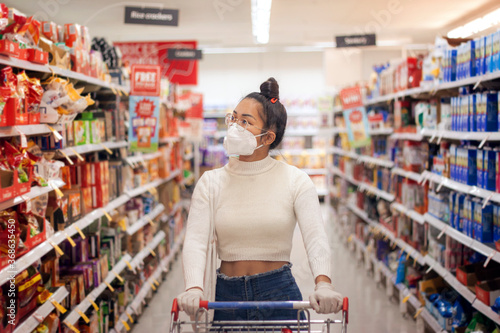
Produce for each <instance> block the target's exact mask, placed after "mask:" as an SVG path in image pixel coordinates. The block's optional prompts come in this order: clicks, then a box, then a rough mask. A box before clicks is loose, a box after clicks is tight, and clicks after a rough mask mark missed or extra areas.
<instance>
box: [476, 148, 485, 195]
mask: <svg viewBox="0 0 500 333" xmlns="http://www.w3.org/2000/svg"><path fill="white" fill-rule="evenodd" d="M476 164H477V187H479V188H484V177H483V172H484V151H483V150H478V151H477V163H476Z"/></svg>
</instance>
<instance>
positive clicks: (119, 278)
mask: <svg viewBox="0 0 500 333" xmlns="http://www.w3.org/2000/svg"><path fill="white" fill-rule="evenodd" d="M112 272H113V274H114V275H115V276H116V278H117V279H118V280H119V281H120V282H122V283H123V278H122V277H121V276H120V274H118V273H116V272H115V271H112Z"/></svg>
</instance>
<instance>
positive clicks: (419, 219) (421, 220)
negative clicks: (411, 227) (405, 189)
mask: <svg viewBox="0 0 500 333" xmlns="http://www.w3.org/2000/svg"><path fill="white" fill-rule="evenodd" d="M391 207H392V208H393V209H395V210H397V211H398V212H400V213H403V214H404V215H406V216H408V217H409V218H411V219H412V220H414V221H417V222H418V223H420V224H424V223H425V217H424V215H422V214H419V213H417V212H416V211H414V210H413V209H408V208H406V207H405V206H403V205H402V204H400V203H397V202H393V203H392V204H391Z"/></svg>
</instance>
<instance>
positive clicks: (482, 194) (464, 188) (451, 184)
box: [422, 171, 500, 203]
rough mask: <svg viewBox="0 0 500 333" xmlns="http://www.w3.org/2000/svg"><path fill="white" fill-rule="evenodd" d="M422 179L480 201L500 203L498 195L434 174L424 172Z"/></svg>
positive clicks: (499, 195) (499, 194)
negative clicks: (480, 199) (487, 200)
mask: <svg viewBox="0 0 500 333" xmlns="http://www.w3.org/2000/svg"><path fill="white" fill-rule="evenodd" d="M422 177H423V178H427V179H429V180H430V181H432V182H434V183H435V184H439V185H441V184H442V186H444V187H447V188H449V189H451V190H454V191H457V192H462V193H467V194H470V195H473V196H476V197H479V198H482V199H489V200H490V201H495V202H498V203H500V193H497V192H493V191H488V190H484V189H480V188H478V187H476V186H469V185H465V184H462V183H459V182H456V181H454V180H451V179H449V178H446V177H443V176H440V175H437V174H434V173H432V172H429V171H425V172H424V173H423V176H422Z"/></svg>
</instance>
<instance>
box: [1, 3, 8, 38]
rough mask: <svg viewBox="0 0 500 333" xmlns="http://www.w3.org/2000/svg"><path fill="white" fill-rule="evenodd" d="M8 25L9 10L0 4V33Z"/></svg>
mask: <svg viewBox="0 0 500 333" xmlns="http://www.w3.org/2000/svg"><path fill="white" fill-rule="evenodd" d="M8 24H9V8H8V7H7V6H6V5H5V4H3V3H0V31H2V30H3V29H5V28H6V27H7V25H8Z"/></svg>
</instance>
